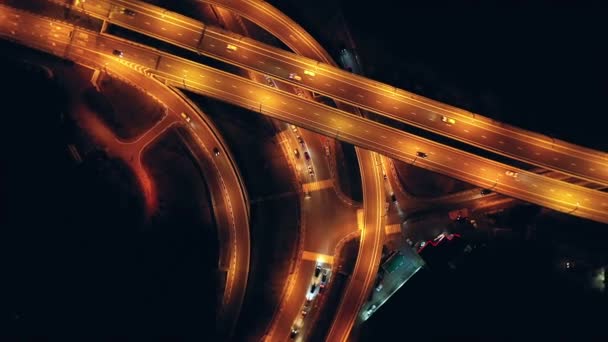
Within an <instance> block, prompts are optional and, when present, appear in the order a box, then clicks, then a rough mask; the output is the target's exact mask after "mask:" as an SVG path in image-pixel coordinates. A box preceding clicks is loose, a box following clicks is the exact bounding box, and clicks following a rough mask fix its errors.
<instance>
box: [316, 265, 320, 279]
mask: <svg viewBox="0 0 608 342" xmlns="http://www.w3.org/2000/svg"><path fill="white" fill-rule="evenodd" d="M320 274H321V266H319V265H317V267H315V278H319V275H320Z"/></svg>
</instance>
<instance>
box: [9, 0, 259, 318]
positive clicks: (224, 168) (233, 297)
mask: <svg viewBox="0 0 608 342" xmlns="http://www.w3.org/2000/svg"><path fill="white" fill-rule="evenodd" d="M16 15H17V16H18V17H17V16H16ZM51 23H52V25H51ZM71 29H72V26H70V25H65V24H62V23H58V22H52V21H50V20H46V19H44V20H43V19H40V18H36V17H33V16H31V15H28V14H26V13H24V12H19V11H17V10H13V9H10V8H8V7H4V6H0V32H1V33H2V34H3V35H4V36H7V35H8V36H12V39H14V40H17V41H20V42H22V43H25V45H29V46H32V47H34V48H38V49H42V50H45V51H48V52H51V53H53V54H55V55H58V56H60V57H63V56H64V54H65V52H66V46H67V44H68V43H69V42H70V40H71V38H70V36H69V33H70V32H71ZM11 31H12V32H14V33H12V32H11ZM77 32H79V33H83V34H84V35H80V34H79V33H76V35H75V36H74V42H76V44H75V45H79V44H80V43H83V44H85V45H86V43H87V40H88V39H91V40H92V41H93V42H95V34H92V33H91V32H85V31H82V30H78V31H77ZM67 52H68V55H69V58H70V59H73V60H75V61H78V62H83V63H84V64H86V65H91V64H93V65H98V66H105V68H106V69H107V70H110V71H111V72H115V73H117V74H119V75H120V76H121V77H125V78H127V79H129V80H130V81H131V82H134V83H136V84H139V85H140V86H142V87H145V88H146V89H147V91H149V92H151V93H153V94H154V95H155V96H156V97H158V98H160V99H161V100H162V102H163V103H165V104H167V105H168V106H169V108H170V109H171V113H172V115H176V116H179V113H181V112H185V113H188V115H189V116H190V118H191V122H190V123H189V124H188V126H189V128H190V129H191V130H193V131H194V132H195V133H196V134H195V135H194V137H195V139H196V141H197V142H198V143H199V144H200V145H201V146H202V147H203V148H204V149H206V154H207V155H208V156H210V160H211V163H210V164H209V167H207V170H206V172H205V174H206V175H208V176H209V179H210V180H212V181H211V182H210V184H209V185H210V191H211V193H212V195H213V197H212V198H213V201H214V208H217V209H219V210H221V212H220V213H219V214H220V215H216V218H217V219H218V225H219V226H220V228H222V229H226V230H227V232H228V234H227V235H228V241H226V247H227V249H228V254H229V257H228V260H227V263H228V265H226V266H227V271H228V272H227V279H226V288H225V292H224V294H225V296H224V298H223V300H224V304H225V305H223V307H225V308H228V309H227V310H228V312H227V313H226V314H227V315H233V316H238V311H239V310H240V308H241V302H242V300H243V296H244V291H245V288H246V285H247V275H248V272H249V241H250V240H249V206H248V199H247V195H246V193H244V192H243V191H245V189H244V186H243V184H242V181H241V178H240V176H239V175H238V170H237V169H235V164H234V163H233V161H232V160H231V156H230V154H229V151H228V150H227V149H225V148H224V145H225V143H223V141H221V136H220V135H219V134H218V132H217V130H216V129H215V128H214V127H213V126H212V125H210V123H209V122H208V121H205V118H204V116H202V115H197V112H196V108H195V107H194V106H192V105H190V104H189V103H188V101H187V100H184V99H183V98H181V97H180V96H179V95H177V94H175V93H173V92H171V91H170V89H168V88H167V87H166V86H164V85H163V84H161V83H159V82H156V81H154V80H153V79H151V78H149V77H145V75H143V74H142V73H141V72H137V70H134V69H133V68H132V67H133V65H131V66H129V64H130V63H127V62H126V61H124V60H118V59H117V58H114V57H113V56H112V57H110V56H108V55H101V54H97V53H94V52H92V51H89V50H84V49H82V50H80V48H76V47H72V48H71V49H69V50H67ZM135 67H136V66H135ZM136 69H137V67H136ZM178 112H179V113H178ZM198 114H201V113H198ZM179 120H182V119H181V118H179ZM213 147H217V148H218V149H219V150H220V155H219V156H213V153H212V152H211V149H212V148H213ZM222 247H224V246H222ZM229 311H236V312H229Z"/></svg>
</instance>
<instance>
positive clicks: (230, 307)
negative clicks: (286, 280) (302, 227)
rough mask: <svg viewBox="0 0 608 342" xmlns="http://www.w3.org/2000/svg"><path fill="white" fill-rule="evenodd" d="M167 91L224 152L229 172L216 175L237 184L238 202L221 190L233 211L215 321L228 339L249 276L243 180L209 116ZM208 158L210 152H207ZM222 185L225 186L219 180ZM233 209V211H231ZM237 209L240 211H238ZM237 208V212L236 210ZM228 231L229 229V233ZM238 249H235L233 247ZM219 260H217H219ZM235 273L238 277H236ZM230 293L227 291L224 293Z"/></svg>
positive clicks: (175, 91)
mask: <svg viewBox="0 0 608 342" xmlns="http://www.w3.org/2000/svg"><path fill="white" fill-rule="evenodd" d="M167 88H168V89H169V91H171V92H172V93H173V94H175V95H176V96H177V97H178V98H179V99H180V100H181V101H182V102H184V103H185V104H186V105H187V106H188V107H190V109H191V110H192V111H194V112H195V113H196V114H198V116H199V117H200V118H201V119H202V121H203V122H204V123H205V125H206V127H207V129H208V130H209V131H211V133H212V135H213V137H214V139H215V140H216V142H217V148H218V149H219V150H220V151H221V153H224V155H225V156H226V159H227V160H228V162H229V164H230V167H228V168H227V169H229V170H230V171H231V172H229V173H228V174H226V173H223V174H222V172H220V170H219V169H218V168H217V165H215V163H213V164H214V166H215V168H216V172H217V174H218V176H219V177H220V178H221V179H223V178H224V177H226V178H227V183H228V184H238V185H239V189H240V191H238V194H239V195H240V196H238V197H239V198H238V200H236V201H234V200H232V201H231V200H230V192H229V191H227V189H224V190H225V193H226V196H227V197H228V201H229V202H231V203H229V205H230V204H231V205H230V207H231V208H232V210H233V214H236V215H234V216H235V217H234V218H233V219H234V222H233V224H234V227H235V229H234V234H229V242H228V246H231V249H230V251H229V255H230V256H231V257H230V261H229V263H228V264H229V268H228V269H229V272H228V279H227V281H226V287H225V290H224V291H225V292H224V294H226V293H227V292H228V296H224V298H223V300H222V309H221V311H220V317H219V318H218V320H217V321H218V327H219V331H218V332H217V333H218V335H219V336H225V337H227V338H228V339H230V338H231V336H232V335H233V332H234V327H235V326H236V322H237V321H238V317H239V315H240V312H241V307H242V304H243V301H244V298H245V291H246V289H247V280H248V277H249V262H250V252H251V251H250V248H251V245H250V241H251V240H250V236H249V233H250V232H249V219H250V212H249V210H250V208H249V197H248V195H247V189H246V187H245V183H244V181H243V177H242V175H241V173H240V171H239V169H238V167H237V165H236V162H235V159H234V156H233V155H232V153H231V152H230V150H229V149H228V145H227V143H226V142H225V141H224V139H223V137H222V135H221V133H220V132H219V130H218V129H217V127H215V125H214V124H213V122H212V121H211V120H210V119H209V117H208V116H207V115H206V114H205V113H204V112H203V111H202V110H201V109H200V108H199V106H198V105H196V104H195V103H194V102H192V101H191V100H190V99H189V98H187V97H186V95H185V94H184V93H183V92H181V91H180V90H179V89H177V88H175V87H169V86H168V87H167ZM211 155H212V153H211ZM222 186H223V187H226V185H225V183H224V182H223V181H222ZM235 207H236V209H237V210H235ZM239 207H240V208H239ZM238 209H240V210H238ZM229 231H230V230H229ZM237 246H238V247H237ZM220 260H221V258H220ZM237 273H238V274H237ZM227 290H230V291H227Z"/></svg>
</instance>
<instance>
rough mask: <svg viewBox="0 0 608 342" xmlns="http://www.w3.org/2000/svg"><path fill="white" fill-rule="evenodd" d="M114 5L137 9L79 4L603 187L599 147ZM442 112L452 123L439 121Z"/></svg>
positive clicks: (91, 1) (153, 12) (123, 0)
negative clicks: (557, 137) (231, 47)
mask: <svg viewBox="0 0 608 342" xmlns="http://www.w3.org/2000/svg"><path fill="white" fill-rule="evenodd" d="M205 2H207V3H211V4H216V5H219V6H224V7H226V8H228V9H230V10H233V11H235V12H236V13H238V14H240V15H243V16H244V17H247V18H249V19H255V21H254V22H256V24H258V25H260V26H262V27H263V28H265V29H267V30H268V31H269V32H271V33H275V34H276V33H277V32H280V30H282V29H284V28H285V26H288V25H290V23H287V22H286V21H285V20H283V21H281V22H280V23H279V24H277V22H278V21H276V20H274V19H273V17H272V16H270V15H269V14H270V13H272V10H269V7H271V6H270V5H268V4H266V3H264V2H260V1H257V2H254V1H251V0H241V1H222V0H215V1H213V0H212V1H208V0H207V1H205ZM113 3H115V4H120V6H124V7H126V8H129V9H132V10H134V11H136V12H137V13H136V14H135V15H134V16H129V15H126V14H122V13H120V12H119V11H118V7H117V6H115V7H111V6H110V4H109V1H108V0H88V1H87V2H86V6H85V7H84V8H85V9H86V11H87V12H88V13H91V14H95V15H96V16H98V17H100V18H107V17H108V15H109V16H110V20H109V21H110V22H111V23H114V24H117V25H120V26H124V27H127V28H129V29H132V30H134V31H137V32H140V33H144V34H147V35H150V36H153V37H156V38H158V39H161V40H163V41H166V42H170V43H173V44H176V45H179V46H181V47H184V48H187V49H190V50H192V51H197V52H199V53H201V54H204V55H208V56H210V57H214V58H217V59H219V60H222V61H225V62H228V63H231V64H235V65H238V66H241V67H244V68H247V69H251V70H257V71H259V72H262V73H265V74H267V75H270V76H272V77H276V78H279V79H282V80H284V81H286V82H291V83H293V84H296V85H298V86H301V87H304V88H307V89H310V90H312V91H314V92H316V93H320V94H324V95H327V96H329V97H331V98H334V99H336V100H339V101H341V102H344V103H348V104H351V105H353V106H357V107H360V108H363V109H366V110H369V111H371V112H374V113H377V114H380V115H383V116H386V117H389V118H392V119H394V120H397V121H400V122H404V123H407V124H411V125H414V126H417V127H420V128H423V129H427V130H429V131H432V132H434V133H438V134H442V135H444V136H447V137H450V138H453V139H456V140H458V141H461V142H464V143H468V144H471V145H473V146H476V147H479V148H483V149H486V150H488V151H492V152H495V153H498V154H501V155H504V156H507V157H510V158H513V159H517V160H520V161H522V162H526V163H529V164H532V165H536V166H539V167H543V168H547V169H551V170H554V171H559V172H562V173H565V174H569V175H571V176H574V177H578V178H581V179H586V180H588V181H592V182H596V183H600V184H605V185H608V154H606V153H604V152H600V151H595V150H592V149H588V148H585V147H582V146H577V145H574V144H571V143H567V142H564V141H559V140H555V139H551V138H549V137H547V136H544V135H541V134H537V133H534V132H530V131H527V130H523V129H520V128H516V127H512V126H509V125H506V124H503V123H499V122H496V121H493V120H491V119H489V118H486V117H483V116H480V115H476V114H473V113H471V112H468V111H466V110H462V109H459V108H456V107H453V106H449V105H446V104H443V103H440V102H438V101H434V100H431V99H427V98H424V97H421V96H418V95H415V94H413V93H410V92H407V91H405V90H401V89H397V88H395V87H393V86H390V85H388V84H383V83H380V82H377V81H373V80H369V79H367V78H365V77H362V76H359V75H356V74H352V73H348V72H346V71H343V70H341V69H339V68H337V67H334V66H331V65H329V64H326V63H322V62H318V61H317V60H318V59H319V58H318V57H317V56H309V57H310V58H306V57H303V56H298V55H295V54H293V53H289V52H286V51H284V50H281V49H278V48H274V47H271V46H268V45H266V44H262V43H259V42H256V41H254V40H252V39H248V38H246V37H242V36H240V35H236V34H233V33H230V32H228V31H225V30H222V29H220V28H216V27H212V26H208V25H204V24H203V23H201V22H199V21H196V20H193V19H190V18H187V17H185V16H182V15H179V14H176V13H168V12H167V11H166V10H163V9H162V8H159V7H156V6H153V5H149V4H145V3H142V2H138V1H133V0H115V1H113ZM110 13H111V14H110ZM252 17H254V18H252ZM277 25H281V26H280V27H277ZM291 25H293V24H291ZM298 28H299V26H297V27H294V28H293V30H294V31H297V30H298ZM203 31H204V35H203V37H202V39H201V33H202V32H203ZM289 36H290V38H291V39H290V41H289V42H290V43H291V41H293V42H294V43H296V41H298V40H302V42H301V43H300V44H306V43H307V42H306V39H308V38H306V37H307V35H303V34H298V35H297V36H295V35H294V34H290V35H289ZM228 44H232V45H234V46H236V47H238V50H237V51H231V50H228V49H226V46H227V45H228ZM309 50H310V49H309ZM310 54H311V53H309V55H310ZM315 57H316V58H315ZM305 70H310V71H313V72H314V73H315V76H309V75H306V74H305ZM290 73H296V74H297V75H299V76H300V77H301V80H293V79H290V78H289V74H290ZM443 116H446V117H447V118H452V119H454V120H455V121H456V122H455V123H454V124H449V123H446V122H443V121H442V117H443Z"/></svg>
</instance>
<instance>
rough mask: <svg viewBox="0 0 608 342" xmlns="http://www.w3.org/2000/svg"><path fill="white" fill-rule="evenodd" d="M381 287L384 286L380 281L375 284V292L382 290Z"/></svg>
mask: <svg viewBox="0 0 608 342" xmlns="http://www.w3.org/2000/svg"><path fill="white" fill-rule="evenodd" d="M383 287H384V285H382V283H380V284H378V286H376V292H380V291H382V288H383Z"/></svg>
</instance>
